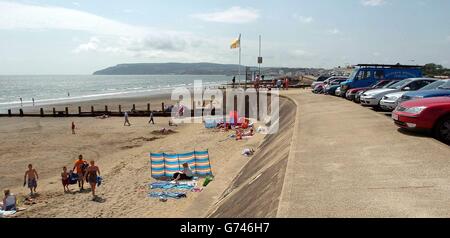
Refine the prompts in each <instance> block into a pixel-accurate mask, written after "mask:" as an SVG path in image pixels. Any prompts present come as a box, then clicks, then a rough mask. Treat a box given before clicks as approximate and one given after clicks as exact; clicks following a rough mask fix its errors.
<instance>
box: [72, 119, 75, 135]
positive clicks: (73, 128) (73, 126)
mask: <svg viewBox="0 0 450 238" xmlns="http://www.w3.org/2000/svg"><path fill="white" fill-rule="evenodd" d="M72 134H74V135H75V122H72Z"/></svg>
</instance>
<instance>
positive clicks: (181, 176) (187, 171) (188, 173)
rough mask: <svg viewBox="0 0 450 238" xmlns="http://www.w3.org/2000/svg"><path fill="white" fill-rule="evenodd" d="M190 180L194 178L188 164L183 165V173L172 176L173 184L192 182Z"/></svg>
mask: <svg viewBox="0 0 450 238" xmlns="http://www.w3.org/2000/svg"><path fill="white" fill-rule="evenodd" d="M192 178H194V176H193V174H192V170H191V168H189V164H188V163H184V164H183V171H178V172H176V173H175V174H174V175H173V181H174V182H177V181H178V180H192Z"/></svg>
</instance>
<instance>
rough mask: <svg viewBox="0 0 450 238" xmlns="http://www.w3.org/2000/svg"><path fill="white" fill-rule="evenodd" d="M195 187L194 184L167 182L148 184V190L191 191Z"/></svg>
mask: <svg viewBox="0 0 450 238" xmlns="http://www.w3.org/2000/svg"><path fill="white" fill-rule="evenodd" d="M195 186H196V183H195V184H194V183H193V184H181V183H179V184H175V183H169V182H155V183H151V184H149V187H150V189H165V190H168V189H179V190H191V189H192V188H194V187H195Z"/></svg>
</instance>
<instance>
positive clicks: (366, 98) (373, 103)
mask: <svg viewBox="0 0 450 238" xmlns="http://www.w3.org/2000/svg"><path fill="white" fill-rule="evenodd" d="M434 81H436V79H431V78H410V79H405V80H402V81H400V82H398V83H396V84H393V85H391V86H389V87H387V88H380V89H373V90H369V91H367V92H364V93H363V94H362V95H361V99H360V101H361V105H363V106H369V107H379V106H380V101H381V99H383V97H384V96H386V95H387V94H390V93H396V92H408V91H416V90H419V89H421V88H423V87H425V86H427V85H428V84H430V83H432V82H434Z"/></svg>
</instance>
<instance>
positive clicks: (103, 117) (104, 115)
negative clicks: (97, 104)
mask: <svg viewBox="0 0 450 238" xmlns="http://www.w3.org/2000/svg"><path fill="white" fill-rule="evenodd" d="M95 118H97V119H106V118H109V116H108V115H106V114H103V115H101V116H98V117H95Z"/></svg>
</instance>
